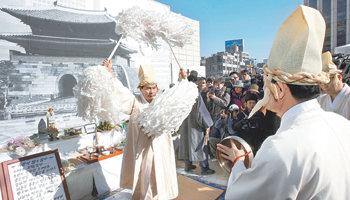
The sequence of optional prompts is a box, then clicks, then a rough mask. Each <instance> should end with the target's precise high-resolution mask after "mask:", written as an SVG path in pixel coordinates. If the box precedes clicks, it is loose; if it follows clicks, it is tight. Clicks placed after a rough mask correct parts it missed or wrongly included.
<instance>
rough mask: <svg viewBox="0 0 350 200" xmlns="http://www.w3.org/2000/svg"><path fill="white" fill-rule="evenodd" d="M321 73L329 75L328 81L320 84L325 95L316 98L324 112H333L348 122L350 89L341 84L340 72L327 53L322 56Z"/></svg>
mask: <svg viewBox="0 0 350 200" xmlns="http://www.w3.org/2000/svg"><path fill="white" fill-rule="evenodd" d="M322 62H323V71H324V72H326V73H328V74H329V78H330V81H329V83H327V84H320V87H321V89H322V90H323V91H324V92H325V93H326V94H324V95H321V96H320V97H319V98H317V100H318V102H319V103H320V105H321V107H322V108H323V109H324V110H325V111H330V112H335V113H338V114H339V115H342V116H343V117H345V118H347V119H348V120H350V87H349V86H348V85H347V84H346V83H343V81H342V80H343V76H342V74H341V70H338V69H337V66H336V65H335V64H334V63H333V61H332V55H331V53H330V52H329V51H327V52H325V53H323V54H322Z"/></svg>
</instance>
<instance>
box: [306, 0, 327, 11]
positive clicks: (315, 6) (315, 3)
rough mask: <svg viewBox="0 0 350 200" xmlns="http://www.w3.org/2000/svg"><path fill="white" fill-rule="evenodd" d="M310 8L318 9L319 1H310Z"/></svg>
mask: <svg viewBox="0 0 350 200" xmlns="http://www.w3.org/2000/svg"><path fill="white" fill-rule="evenodd" d="M328 1H330V0H328ZM309 6H310V7H313V8H315V9H317V0H309Z"/></svg>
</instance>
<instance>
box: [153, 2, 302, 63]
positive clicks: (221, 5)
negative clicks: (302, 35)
mask: <svg viewBox="0 0 350 200" xmlns="http://www.w3.org/2000/svg"><path fill="white" fill-rule="evenodd" d="M156 1H158V2H161V3H163V4H166V5H169V6H170V8H171V10H172V11H173V12H176V13H180V14H182V15H184V16H186V17H189V18H192V19H195V20H198V21H199V22H200V46H201V47H200V49H201V56H210V55H211V54H213V53H216V52H219V51H224V50H225V41H226V40H233V39H244V50H245V51H248V52H249V53H250V57H252V58H256V59H257V61H258V62H261V61H262V59H264V58H268V56H269V52H270V48H271V46H272V43H273V40H274V37H275V34H276V32H277V30H278V27H279V26H280V25H281V24H282V22H283V21H284V20H285V19H286V18H287V17H288V16H289V15H290V14H291V13H292V12H293V11H294V10H295V9H296V8H297V7H298V6H299V5H301V4H303V3H304V1H303V0H156Z"/></svg>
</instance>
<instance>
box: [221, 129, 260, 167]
mask: <svg viewBox="0 0 350 200" xmlns="http://www.w3.org/2000/svg"><path fill="white" fill-rule="evenodd" d="M220 144H222V145H224V146H227V147H229V148H231V147H232V146H233V145H235V146H236V147H237V148H238V149H242V148H243V150H244V152H245V153H248V152H251V153H249V154H248V155H246V156H245V160H244V165H245V166H246V168H250V167H251V164H252V160H253V158H254V155H253V152H252V149H251V148H250V146H249V144H248V143H247V142H246V141H245V140H243V139H242V138H240V137H238V136H229V137H226V138H224V139H222V140H221V142H220ZM216 155H217V158H218V162H219V164H220V166H221V167H222V168H223V169H224V170H225V171H227V173H230V172H231V168H232V165H233V163H232V161H230V160H227V159H225V158H223V157H222V156H221V155H222V153H221V152H220V151H216Z"/></svg>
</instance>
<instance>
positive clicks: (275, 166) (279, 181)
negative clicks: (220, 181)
mask: <svg viewBox="0 0 350 200" xmlns="http://www.w3.org/2000/svg"><path fill="white" fill-rule="evenodd" d="M280 156H281V155H280V154H279V153H278V152H277V150H276V149H275V148H274V147H271V146H269V145H263V146H262V148H261V149H260V150H259V151H258V154H257V155H256V157H255V158H254V160H253V162H252V167H251V168H249V169H246V170H244V165H243V162H238V163H237V166H236V165H235V166H234V167H233V169H232V172H231V175H230V178H229V181H228V184H227V190H226V194H225V199H227V200H254V199H259V200H260V199H269V200H280V199H288V198H290V199H296V198H297V194H298V192H297V187H298V183H300V180H299V179H300V177H298V176H294V177H293V175H295V174H292V172H291V171H290V170H291V166H288V164H287V163H284V159H283V158H282V157H280ZM295 183H297V184H295Z"/></svg>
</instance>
